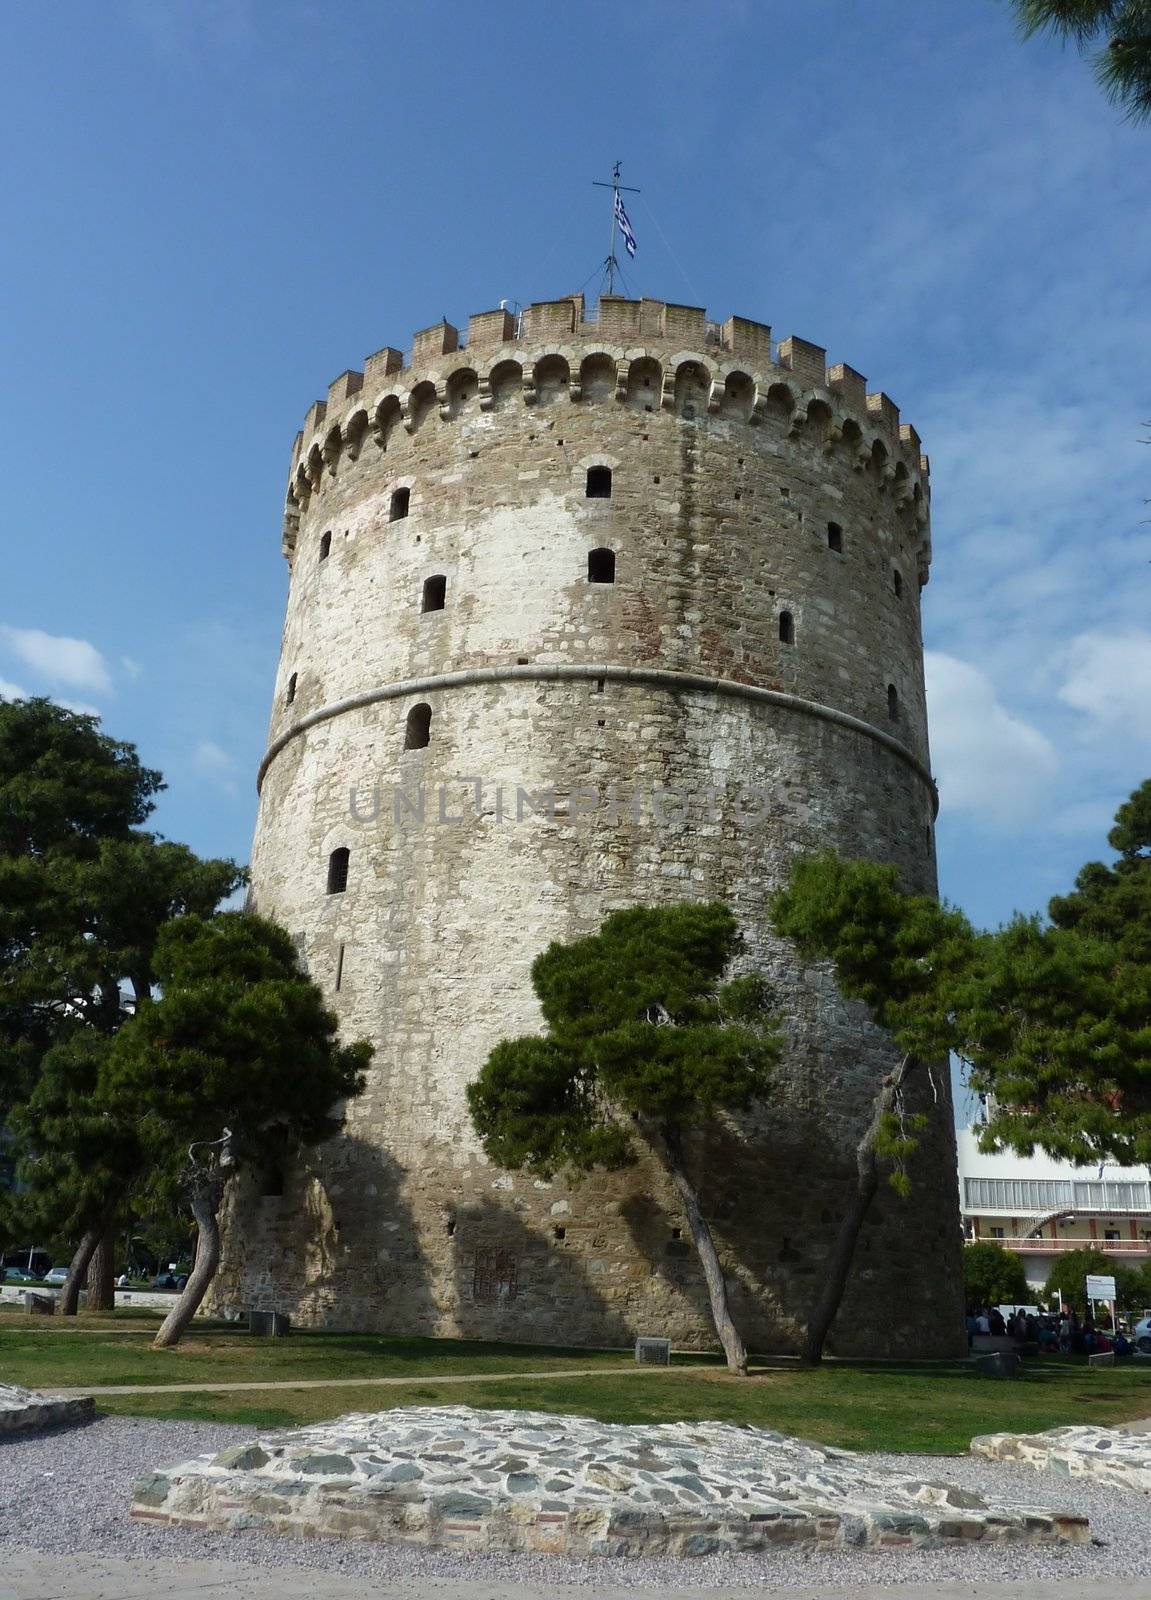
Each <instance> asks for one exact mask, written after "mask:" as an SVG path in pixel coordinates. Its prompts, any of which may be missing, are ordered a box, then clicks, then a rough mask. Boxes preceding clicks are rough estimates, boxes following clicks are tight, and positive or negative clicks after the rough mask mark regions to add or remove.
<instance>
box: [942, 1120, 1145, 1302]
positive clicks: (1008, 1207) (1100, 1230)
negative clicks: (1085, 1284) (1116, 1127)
mask: <svg viewBox="0 0 1151 1600" xmlns="http://www.w3.org/2000/svg"><path fill="white" fill-rule="evenodd" d="M978 1138H979V1127H978V1125H976V1126H974V1127H971V1128H961V1129H959V1131H958V1133H957V1134H956V1140H957V1143H958V1146H959V1207H960V1211H961V1213H962V1216H963V1231H964V1233H965V1234H966V1236H967V1238H968V1240H975V1239H994V1240H995V1241H996V1242H997V1243H999V1244H1002V1245H1003V1246H1004V1247H1005V1248H1006V1249H1008V1250H1013V1251H1015V1252H1016V1254H1018V1255H1019V1256H1021V1257H1022V1258H1023V1264H1024V1266H1025V1268H1026V1269H1027V1282H1028V1283H1029V1284H1030V1285H1031V1287H1032V1288H1033V1289H1036V1290H1039V1289H1042V1287H1043V1285H1044V1284H1045V1283H1046V1281H1047V1278H1048V1276H1049V1275H1050V1272H1051V1266H1052V1263H1053V1262H1054V1260H1055V1258H1056V1257H1057V1256H1058V1255H1060V1254H1063V1253H1064V1252H1066V1251H1068V1250H1101V1251H1103V1253H1104V1254H1105V1255H1108V1256H1113V1257H1114V1259H1115V1260H1116V1261H1120V1262H1124V1263H1125V1264H1126V1265H1128V1266H1131V1267H1139V1266H1142V1264H1143V1263H1144V1262H1145V1261H1146V1260H1147V1259H1148V1257H1151V1178H1149V1175H1148V1171H1147V1169H1146V1168H1145V1167H1118V1166H1114V1165H1112V1164H1111V1163H1110V1162H1108V1163H1107V1164H1106V1165H1105V1166H1104V1168H1103V1170H1102V1172H1100V1170H1099V1168H1098V1167H1073V1166H1072V1165H1071V1164H1070V1162H1067V1161H1058V1160H1056V1159H1055V1158H1054V1157H1052V1156H1049V1155H1045V1154H1044V1153H1043V1152H1042V1151H1040V1150H1037V1151H1036V1152H1035V1154H1034V1155H1031V1156H1020V1155H1015V1154H1014V1153H1013V1152H1012V1151H1010V1150H1003V1151H1000V1152H998V1153H997V1154H995V1155H984V1154H983V1152H982V1151H981V1150H980V1149H979V1144H978Z"/></svg>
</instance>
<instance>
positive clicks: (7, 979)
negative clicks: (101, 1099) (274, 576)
mask: <svg viewBox="0 0 1151 1600" xmlns="http://www.w3.org/2000/svg"><path fill="white" fill-rule="evenodd" d="M162 788H163V782H162V780H161V777H160V774H159V773H158V772H155V771H153V770H152V769H150V768H147V767H144V766H142V765H141V763H140V760H139V757H138V755H137V753H136V751H135V749H134V748H133V747H132V746H131V745H129V744H126V743H124V742H122V741H120V740H115V739H111V738H109V737H108V735H106V734H104V733H102V732H101V731H100V728H99V724H98V722H97V720H96V719H95V718H94V717H90V716H84V715H81V714H79V713H76V712H72V711H66V710H64V709H63V708H62V707H61V706H57V705H55V704H53V703H52V702H51V701H49V700H43V699H39V700H24V701H0V1116H2V1117H3V1118H4V1119H5V1121H6V1123H7V1124H8V1125H9V1127H10V1129H11V1131H12V1134H13V1137H14V1140H15V1149H14V1152H13V1153H14V1157H15V1160H16V1164H17V1167H18V1171H19V1176H20V1183H19V1185H18V1186H17V1188H16V1189H15V1191H14V1193H12V1194H10V1195H9V1196H8V1197H7V1199H6V1204H5V1212H6V1216H7V1220H8V1224H9V1226H10V1227H14V1226H31V1225H32V1223H33V1221H35V1223H36V1225H37V1226H38V1227H40V1228H43V1229H45V1230H47V1231H48V1232H51V1233H56V1234H63V1235H65V1236H70V1237H71V1238H73V1239H74V1240H76V1241H77V1248H76V1253H75V1255H74V1257H73V1260H72V1271H71V1273H70V1275H69V1279H68V1282H67V1283H66V1285H65V1287H64V1290H63V1292H62V1294H61V1307H62V1309H63V1310H64V1311H65V1312H66V1313H67V1312H70V1311H74V1310H75V1307H76V1304H77V1300H78V1297H79V1290H80V1285H81V1283H82V1282H83V1279H84V1275H85V1273H86V1271H87V1268H88V1263H89V1261H90V1259H91V1257H92V1254H93V1253H94V1252H95V1250H96V1248H97V1245H98V1243H99V1242H100V1240H101V1238H105V1239H106V1238H108V1237H109V1234H110V1231H111V1229H112V1228H113V1227H114V1226H115V1224H116V1223H117V1222H118V1221H119V1220H121V1219H122V1218H123V1216H124V1213H125V1209H126V1208H127V1207H129V1206H130V1205H131V1203H132V1196H133V1194H134V1192H135V1190H136V1188H137V1187H138V1185H139V1184H140V1183H141V1182H142V1181H143V1175H142V1173H141V1172H140V1171H139V1170H138V1169H137V1168H136V1167H135V1166H132V1165H131V1164H130V1162H129V1157H130V1156H131V1155H133V1152H135V1153H137V1154H138V1146H137V1144H136V1143H135V1141H134V1140H133V1138H132V1137H131V1131H130V1130H129V1129H124V1128H121V1127H118V1126H116V1125H115V1116H114V1114H113V1112H112V1111H111V1109H110V1108H109V1107H108V1106H106V1105H100V1104H99V1103H98V1102H97V1101H95V1100H94V1099H93V1098H92V1095H93V1093H94V1089H93V1085H94V1084H95V1082H96V1078H97V1077H98V1067H99V1063H100V1062H101V1060H102V1059H103V1056H104V1054H105V1052H106V1047H107V1045H108V1043H109V1041H111V1040H112V1039H113V1038H114V1037H115V1035H116V1034H117V1033H118V1032H119V1030H120V1029H121V1028H122V1027H123V1026H124V1025H125V1024H126V1023H127V1022H128V1021H130V1020H131V1019H132V1017H133V1016H134V1014H135V1012H136V1011H137V1010H138V1009H139V1007H141V1006H142V1005H145V1004H147V1002H148V1000H149V999H150V997H151V994H152V989H153V973H152V950H153V946H154V944H155V941H156V937H157V934H158V932H159V930H160V928H161V927H162V926H164V924H165V923H166V922H167V921H169V920H170V919H171V918H173V917H176V916H180V915H182V914H184V913H188V912H201V913H207V912H210V911H212V910H213V909H214V908H215V906H216V905H218V904H219V902H220V900H221V899H223V898H224V897H225V896H226V895H228V894H230V893H231V892H232V890H233V889H235V888H236V887H237V886H238V885H239V884H240V883H242V882H243V879H244V874H243V872H242V871H241V870H240V869H239V868H238V867H237V866H236V864H235V863H234V862H232V861H222V860H200V859H199V858H198V857H197V856H195V855H194V854H193V853H192V851H190V850H188V849H187V848H186V847H185V846H183V845H179V844H174V843H172V842H170V841H168V840H164V839H161V838H158V837H157V836H156V835H154V834H152V833H148V832H146V831H145V830H144V829H143V828H142V827H141V824H142V823H144V822H145V821H146V820H147V818H148V816H149V815H150V813H151V811H152V809H153V806H154V803H155V796H156V795H157V794H158V793H159V792H160V791H161V790H162ZM101 1130H102V1132H101ZM113 1160H119V1161H122V1162H124V1163H125V1165H124V1166H123V1167H122V1168H121V1170H120V1171H119V1173H118V1175H116V1174H114V1173H113V1172H112V1171H111V1163H112V1162H113Z"/></svg>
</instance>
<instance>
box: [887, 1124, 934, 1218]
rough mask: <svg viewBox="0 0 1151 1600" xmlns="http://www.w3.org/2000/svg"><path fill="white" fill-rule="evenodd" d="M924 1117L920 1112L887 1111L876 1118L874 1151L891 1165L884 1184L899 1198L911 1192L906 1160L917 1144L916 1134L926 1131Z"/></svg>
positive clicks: (917, 1136)
mask: <svg viewBox="0 0 1151 1600" xmlns="http://www.w3.org/2000/svg"><path fill="white" fill-rule="evenodd" d="M927 1126H928V1119H927V1118H926V1117H925V1116H924V1115H922V1113H918V1112H917V1113H915V1114H913V1115H908V1114H907V1113H906V1112H898V1111H888V1112H886V1113H885V1114H884V1115H883V1116H882V1117H880V1119H879V1126H878V1128H877V1129H876V1134H875V1153H876V1155H877V1156H878V1157H879V1159H880V1160H881V1161H886V1162H887V1164H888V1166H889V1167H890V1168H891V1170H890V1172H889V1173H888V1175H887V1181H888V1184H889V1185H890V1186H891V1188H892V1189H894V1190H895V1192H896V1194H897V1195H899V1197H900V1198H901V1199H902V1200H906V1199H907V1197H908V1196H909V1195H910V1193H911V1176H910V1174H909V1172H908V1170H907V1164H908V1162H909V1161H910V1160H911V1157H912V1156H913V1155H914V1154H915V1152H916V1150H917V1149H918V1148H919V1138H920V1135H921V1134H923V1133H925V1132H926V1131H927Z"/></svg>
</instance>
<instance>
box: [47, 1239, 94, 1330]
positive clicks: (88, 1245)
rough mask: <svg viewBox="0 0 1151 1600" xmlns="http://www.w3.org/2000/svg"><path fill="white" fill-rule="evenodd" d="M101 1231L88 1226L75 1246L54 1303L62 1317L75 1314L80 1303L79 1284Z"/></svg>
mask: <svg viewBox="0 0 1151 1600" xmlns="http://www.w3.org/2000/svg"><path fill="white" fill-rule="evenodd" d="M101 1233H102V1230H101V1229H100V1228H89V1229H88V1231H87V1233H85V1235H84V1237H83V1238H82V1239H81V1240H80V1243H79V1244H78V1245H77V1246H76V1253H75V1255H74V1256H73V1257H72V1260H71V1263H70V1265H69V1267H68V1276H67V1277H66V1278H65V1279H64V1287H63V1288H62V1289H61V1290H60V1298H59V1300H58V1301H57V1303H56V1310H57V1311H58V1312H59V1313H60V1315H61V1316H62V1317H74V1316H75V1315H76V1309H77V1307H78V1306H79V1304H80V1286H81V1284H82V1283H83V1282H84V1279H85V1277H86V1276H87V1272H88V1263H89V1262H90V1261H91V1259H92V1257H93V1256H94V1255H95V1253H96V1247H97V1245H98V1244H99V1243H100V1237H101Z"/></svg>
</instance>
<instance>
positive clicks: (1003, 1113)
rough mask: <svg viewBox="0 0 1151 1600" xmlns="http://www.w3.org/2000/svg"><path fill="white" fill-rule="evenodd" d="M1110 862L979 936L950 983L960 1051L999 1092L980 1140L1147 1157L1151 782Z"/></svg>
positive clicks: (1071, 1154)
mask: <svg viewBox="0 0 1151 1600" xmlns="http://www.w3.org/2000/svg"><path fill="white" fill-rule="evenodd" d="M1110 840H1111V843H1112V844H1113V845H1114V846H1115V848H1116V849H1117V850H1118V851H1119V852H1120V855H1119V859H1118V860H1117V861H1116V862H1115V863H1114V865H1113V866H1110V867H1108V866H1105V865H1104V864H1102V863H1101V862H1091V863H1089V864H1088V865H1087V866H1086V867H1084V868H1083V870H1082V871H1081V872H1080V873H1079V876H1078V878H1077V879H1076V884H1075V889H1074V891H1073V892H1072V893H1071V894H1069V895H1065V896H1061V897H1057V898H1056V899H1054V900H1052V902H1051V906H1050V912H1051V922H1052V926H1050V927H1045V926H1043V925H1042V924H1041V923H1040V922H1039V920H1038V919H1037V918H1030V919H1025V918H1018V919H1016V920H1015V921H1014V922H1012V923H1010V924H1008V926H1007V927H1005V928H1001V929H1000V930H999V931H998V932H996V933H994V934H986V935H984V936H983V937H982V938H981V939H980V940H979V941H978V947H977V950H976V956H975V960H974V961H973V962H972V964H971V967H970V969H969V971H968V972H967V973H966V974H964V975H962V976H961V977H960V979H959V980H958V981H957V982H955V983H954V984H953V985H951V986H950V987H949V989H948V992H947V996H946V998H947V1001H948V1003H949V1004H950V1006H951V1008H952V1015H953V1019H954V1023H955V1029H956V1048H957V1049H958V1050H959V1052H960V1054H962V1055H963V1056H964V1058H965V1059H966V1060H967V1061H968V1062H969V1063H970V1066H971V1082H972V1087H973V1088H975V1089H976V1090H978V1091H980V1092H983V1093H989V1094H991V1095H992V1096H993V1104H994V1108H995V1111H994V1115H993V1116H992V1118H991V1119H990V1121H989V1123H988V1125H987V1128H986V1130H985V1133H984V1135H983V1138H982V1143H983V1145H984V1147H985V1148H988V1149H994V1148H1001V1147H1002V1146H1004V1145H1006V1146H1009V1147H1010V1148H1012V1149H1015V1150H1019V1151H1021V1152H1023V1153H1025V1154H1030V1152H1031V1151H1032V1150H1033V1149H1034V1148H1035V1147H1036V1146H1041V1147H1042V1148H1043V1149H1045V1150H1048V1151H1050V1152H1051V1153H1052V1154H1053V1155H1057V1156H1063V1157H1065V1158H1066V1159H1068V1160H1072V1161H1077V1162H1080V1163H1084V1164H1085V1163H1089V1162H1097V1161H1099V1160H1101V1159H1109V1160H1113V1161H1118V1162H1121V1163H1123V1164H1124V1165H1144V1164H1146V1163H1148V1162H1149V1161H1151V782H1149V783H1144V784H1143V785H1142V786H1141V787H1140V788H1139V789H1137V790H1136V791H1135V793H1134V794H1133V795H1132V796H1131V798H1130V800H1128V801H1127V802H1126V803H1125V804H1124V805H1123V806H1122V807H1121V808H1120V810H1119V812H1118V815H1117V817H1116V822H1115V827H1114V828H1113V829H1112V831H1111V834H1110Z"/></svg>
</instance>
